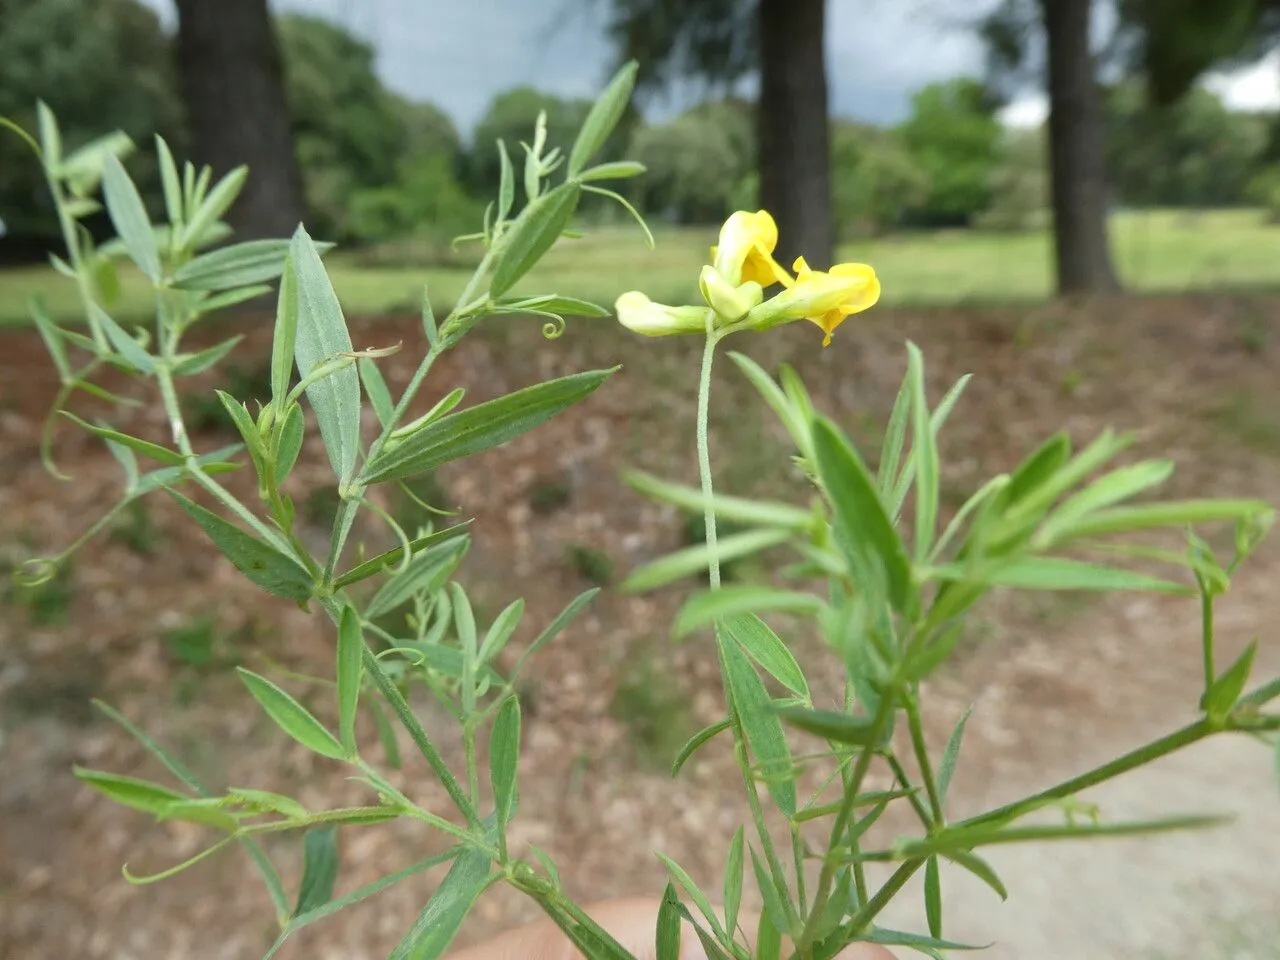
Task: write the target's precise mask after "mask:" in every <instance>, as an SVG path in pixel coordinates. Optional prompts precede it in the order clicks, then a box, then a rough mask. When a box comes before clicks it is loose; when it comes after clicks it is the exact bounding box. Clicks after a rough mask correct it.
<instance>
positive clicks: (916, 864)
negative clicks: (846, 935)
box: [847, 857, 929, 936]
mask: <svg viewBox="0 0 1280 960" xmlns="http://www.w3.org/2000/svg"><path fill="white" fill-rule="evenodd" d="M928 859H929V858H928V857H917V858H915V859H914V860H908V861H907V862H906V863H904V864H903V865H902V866H900V867H899V868H898V869H897V870H895V871H893V875H892V876H890V877H889V879H888V880H886V881H885V882H884V886H883V887H881V888H880V889H879V890H877V891H876V895H875V896H874V897H872V898H871V899H870V900H868V901H867V903H866V905H865V906H863V907H861V908H860V909H859V910H858V912H857V913H855V914H854V915H853V917H852V918H851V919H850V920H849V923H848V925H847V928H848V929H849V930H850V931H852V933H853V934H854V936H857V935H858V934H860V933H861V932H862V931H863V930H864V929H866V927H867V925H868V924H869V923H871V921H872V920H874V919H875V918H876V916H877V914H879V913H880V911H881V910H883V909H884V908H885V907H886V906H887V905H888V904H889V901H890V900H892V899H893V898H894V897H895V896H897V895H898V891H899V890H901V889H902V888H903V887H905V886H906V885H907V881H908V880H910V879H911V878H912V877H913V876H914V875H915V872H916V871H917V870H919V869H920V868H921V867H922V866H924V864H925V861H926V860H928Z"/></svg>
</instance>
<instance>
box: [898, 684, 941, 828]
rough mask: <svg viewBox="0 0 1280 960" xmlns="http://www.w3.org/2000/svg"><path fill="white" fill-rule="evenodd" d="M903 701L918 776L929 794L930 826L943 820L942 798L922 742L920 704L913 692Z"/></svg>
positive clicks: (925, 745) (926, 747)
mask: <svg viewBox="0 0 1280 960" xmlns="http://www.w3.org/2000/svg"><path fill="white" fill-rule="evenodd" d="M903 702H904V703H903V705H904V708H905V710H906V713H907V726H908V727H909V728H910V730H911V748H912V750H913V751H914V752H915V756H916V763H917V764H919V766H920V776H921V777H923V778H924V788H925V791H926V792H927V793H928V795H929V808H930V810H931V811H932V812H933V817H932V818H931V819H932V823H931V824H930V826H936V825H938V824H941V823H942V822H943V814H942V798H941V797H940V796H939V795H938V781H937V778H936V777H934V775H933V762H932V761H931V760H930V759H929V747H928V745H927V744H926V743H925V742H924V728H923V726H922V725H921V723H920V704H919V702H918V701H917V700H916V695H915V693H914V692H911V693H908V694H907V696H905V697H904V698H903ZM904 786H905V785H904Z"/></svg>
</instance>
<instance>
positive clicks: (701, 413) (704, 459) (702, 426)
mask: <svg viewBox="0 0 1280 960" xmlns="http://www.w3.org/2000/svg"><path fill="white" fill-rule="evenodd" d="M714 316H715V314H714V312H712V311H710V310H709V311H707V325H708V331H707V343H706V346H705V347H704V348H703V351H702V372H701V374H700V375H699V377H698V422H697V431H698V475H699V478H700V480H701V481H702V500H703V507H702V516H703V521H704V524H705V526H706V541H707V552H708V554H709V556H708V558H707V566H708V577H709V579H710V581H711V589H712V590H718V589H719V588H720V555H719V552H718V550H717V540H716V511H715V507H714V505H713V504H712V500H711V498H712V496H713V495H714V492H715V490H714V485H713V483H712V480H711V440H710V411H711V366H712V363H713V362H714V360H715V353H716V344H717V343H719V338H718V337H717V336H716V335H715V333H713V332H712V331H711V330H710V324H711V321H712V318H714Z"/></svg>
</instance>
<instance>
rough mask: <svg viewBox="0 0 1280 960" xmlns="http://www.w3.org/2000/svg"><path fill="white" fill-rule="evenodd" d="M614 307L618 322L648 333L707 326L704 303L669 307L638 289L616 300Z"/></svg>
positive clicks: (663, 334) (690, 330)
mask: <svg viewBox="0 0 1280 960" xmlns="http://www.w3.org/2000/svg"><path fill="white" fill-rule="evenodd" d="M613 309H614V312H615V313H617V315H618V322H619V323H621V324H622V325H623V326H624V327H626V328H627V329H628V330H631V331H632V332H634V333H639V334H643V335H644V336H646V337H670V336H676V335H679V334H682V333H704V332H705V331H706V329H707V310H706V308H705V307H669V306H667V305H666V304H663V303H654V302H653V301H652V300H650V299H649V298H648V297H646V296H645V295H644V294H643V293H641V292H640V291H639V290H631V291H629V292H627V293H624V294H623V295H622V296H620V297H619V298H618V299H617V301H616V302H615V303H614V306H613Z"/></svg>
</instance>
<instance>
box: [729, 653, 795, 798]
mask: <svg viewBox="0 0 1280 960" xmlns="http://www.w3.org/2000/svg"><path fill="white" fill-rule="evenodd" d="M716 644H717V646H718V647H719V649H720V660H721V663H722V664H723V665H724V671H725V682H726V684H727V686H728V690H729V695H730V698H731V703H732V709H733V712H734V713H735V714H737V716H738V718H739V721H740V722H741V724H742V732H743V734H744V735H745V736H746V740H747V745H748V746H749V747H750V748H751V752H752V753H754V754H755V757H756V760H757V761H758V762H759V765H760V769H761V772H762V774H763V776H764V779H765V786H766V787H767V788H768V790H769V795H770V796H771V797H773V802H774V803H776V804H777V805H778V809H779V810H781V811H782V813H783V814H784V815H785V816H787V817H793V816H795V812H796V784H795V781H794V780H792V779H790V772H791V748H790V747H788V746H787V737H786V734H785V733H784V732H783V730H782V723H781V721H780V720H779V719H778V715H777V713H776V712H775V709H774V704H773V701H772V700H771V699H770V697H769V691H768V690H766V689H765V686H764V683H763V682H762V681H761V679H760V675H759V674H758V673H756V668H755V667H754V666H752V664H751V661H750V660H748V659H747V656H746V654H745V653H743V652H742V648H741V647H740V646H739V645H738V644H737V643H736V642H734V641H733V639H732V637H731V636H730V635H729V633H728V631H727V630H724V629H722V628H718V629H717V630H716Z"/></svg>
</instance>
